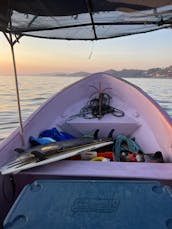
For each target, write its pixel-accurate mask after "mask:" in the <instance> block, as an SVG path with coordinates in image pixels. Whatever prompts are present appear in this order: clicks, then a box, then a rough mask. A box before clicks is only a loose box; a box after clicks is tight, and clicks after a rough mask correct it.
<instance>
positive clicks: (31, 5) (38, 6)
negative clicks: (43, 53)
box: [0, 0, 172, 40]
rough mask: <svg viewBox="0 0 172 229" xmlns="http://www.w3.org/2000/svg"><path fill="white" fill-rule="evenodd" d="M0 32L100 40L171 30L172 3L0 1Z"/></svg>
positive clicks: (143, 0) (137, 0)
mask: <svg viewBox="0 0 172 229" xmlns="http://www.w3.org/2000/svg"><path fill="white" fill-rule="evenodd" d="M0 6H1V7H0V30H1V31H2V32H5V33H9V32H11V33H13V34H16V35H19V36H22V35H25V36H32V37H42V38H52V39H70V40H97V39H106V38H113V37H119V36H126V35H131V34H137V33H144V32H149V31H153V30H158V29H163V28H169V27H172V1H171V0H0Z"/></svg>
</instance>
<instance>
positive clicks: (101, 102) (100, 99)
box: [68, 92, 125, 121]
mask: <svg viewBox="0 0 172 229" xmlns="http://www.w3.org/2000/svg"><path fill="white" fill-rule="evenodd" d="M94 94H95V93H94ZM110 100H111V96H110V95H109V94H107V93H105V92H101V93H99V94H98V96H95V95H92V96H91V97H90V99H89V101H88V102H87V104H86V105H85V106H84V107H83V108H81V110H80V112H79V114H76V115H72V116H70V117H69V119H68V121H69V120H72V119H74V118H77V117H82V118H84V119H93V118H98V119H101V118H102V117H103V116H104V115H106V114H112V115H113V116H116V117H123V116H124V115H125V113H124V112H123V111H121V110H119V109H117V108H115V107H112V106H111V105H110Z"/></svg>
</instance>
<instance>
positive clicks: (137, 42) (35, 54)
mask: <svg viewBox="0 0 172 229" xmlns="http://www.w3.org/2000/svg"><path fill="white" fill-rule="evenodd" d="M171 41H172V30H170V29H167V30H161V31H157V32H151V33H147V34H140V35H133V36H129V37H123V38H116V39H111V40H104V41H103V40H101V41H94V42H91V41H58V40H46V39H38V38H30V37H23V38H21V40H20V43H19V44H16V45H15V55H16V62H17V70H18V73H19V74H27V75H29V74H39V73H51V72H78V71H87V72H98V71H105V70H108V69H116V70H120V69H124V68H130V69H131V68H133V69H148V68H153V67H167V66H170V65H172V45H171ZM0 54H1V55H0V75H11V74H13V69H12V58H11V52H10V46H9V44H8V42H7V40H6V39H5V37H4V36H3V34H1V35H0Z"/></svg>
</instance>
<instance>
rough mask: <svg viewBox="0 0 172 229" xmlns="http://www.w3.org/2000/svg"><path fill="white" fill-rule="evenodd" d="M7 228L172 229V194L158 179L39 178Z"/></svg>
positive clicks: (27, 189) (20, 201) (28, 188)
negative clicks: (153, 180)
mask: <svg viewBox="0 0 172 229" xmlns="http://www.w3.org/2000/svg"><path fill="white" fill-rule="evenodd" d="M4 228H13V229H20V228H37V229H39V228H48V229H50V228H51V229H53V228H58V229H67V228H70V229H80V228H84V229H90V228H99V229H102V228H116V229H124V228H132V229H138V228H146V229H149V228H150V229H152V228H156V229H167V228H172V192H171V189H170V188H169V187H167V186H162V185H161V184H160V183H159V182H142V181H141V182H139V181H112V180H108V181H104V180H41V181H36V182H34V183H33V184H31V185H27V186H25V188H24V189H23V191H22V192H21V194H20V195H19V197H18V198H17V200H16V202H15V203H14V205H13V207H12V208H11V210H10V212H9V213H8V215H7V217H6V219H5V221H4Z"/></svg>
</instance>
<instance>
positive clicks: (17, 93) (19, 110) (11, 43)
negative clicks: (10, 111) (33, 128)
mask: <svg viewBox="0 0 172 229" xmlns="http://www.w3.org/2000/svg"><path fill="white" fill-rule="evenodd" d="M4 35H5V37H6V38H7V40H8V42H9V44H10V47H11V54H12V60H13V69H14V78H15V87H16V96H17V106H18V115H19V123H20V136H21V142H22V145H23V146H24V145H25V141H24V131H23V122H22V114H21V105H20V93H19V86H18V77H17V67H16V60H15V53H14V44H15V43H16V41H13V37H12V34H11V32H10V33H9V37H8V36H7V34H5V33H4Z"/></svg>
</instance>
